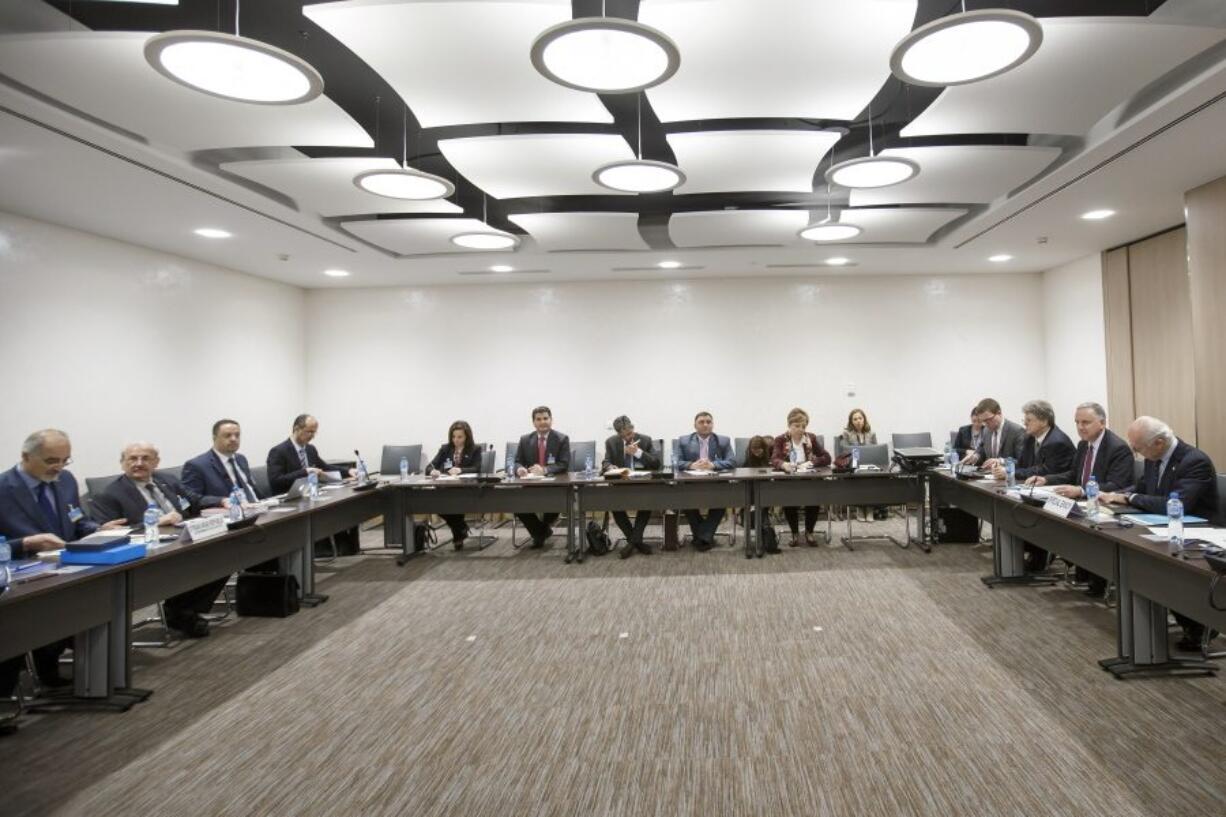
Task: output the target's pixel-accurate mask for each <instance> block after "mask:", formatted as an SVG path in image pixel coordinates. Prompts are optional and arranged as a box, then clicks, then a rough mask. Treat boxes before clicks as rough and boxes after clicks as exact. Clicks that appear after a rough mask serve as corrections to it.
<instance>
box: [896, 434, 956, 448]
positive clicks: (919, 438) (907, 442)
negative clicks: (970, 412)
mask: <svg viewBox="0 0 1226 817" xmlns="http://www.w3.org/2000/svg"><path fill="white" fill-rule="evenodd" d="M955 433H956V432H955ZM890 445H892V446H893V447H894V450H895V451H897V450H898V449H900V448H932V433H931V432H929V431H919V432H916V433H914V434H891V435H890Z"/></svg>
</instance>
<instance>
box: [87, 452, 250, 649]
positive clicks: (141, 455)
mask: <svg viewBox="0 0 1226 817" xmlns="http://www.w3.org/2000/svg"><path fill="white" fill-rule="evenodd" d="M160 463H161V459H160V458H159V456H158V450H157V448H156V447H155V446H154V445H153V444H152V443H146V442H139V443H129V444H128V445H127V446H125V447H124V449H123V452H122V453H121V454H120V455H119V467H120V468H121V469H122V470H123V476H121V477H119V479H117V480H115V481H114V482H112V483H111V484H110V485H108V486H107V487H106V490H105V491H103V492H102V493H101V494H100V495H99V496H97V497H93V502H92V504H93V507H94V515H95V516H96V517H97V518H99V519H110V518H115V517H123V518H124V519H126V521H127V523H128V524H130V525H141V524H143V522H144V517H145V510H146V509H147V508H148V507H149V506H150V505H156V506H157V508H158V511H159V512H160V514H161V517H160V518H159V519H158V524H159V525H177V524H179V523H180V522H182V521H183V520H184V519H190V518H192V517H195V516H199V515H200V510H201V508H202V507H203V506H202V500H201V497H200V496H199V495H198V494H195V493H193V492H192V491H191V490H190V489H188V488H187V487H186V486H184V485H183V484H182V483H181V482H179V481H178V480H177V479H175V478H174V477H172V476H170V475H169V474H158V473H155V472H156V470H157V467H158V465H159V464H160ZM220 504H221V503H216V505H215V506H214V507H216V506H217V505H220ZM226 578H227V577H226V576H222V577H221V578H220V579H216V580H214V581H211V582H208V583H207V584H204V585H201V586H200V587H196V588H194V589H192V590H188V591H187V592H185V593H180V594H179V595H177V596H171V597H170V598H168V599H166V601H165V603H164V604H163V605H162V609H163V610H164V611H165V613H166V625H167V626H168V627H170V628H172V629H175V630H178V631H179V632H181V633H183V634H184V635H185V636H187V637H188V638H203V637H204V636H206V635H208V634H209V623H208V621H206V620H205V618H204V614H205V613H207V612H208V611H209V610H211V609H212V608H213V602H214V601H216V600H217V596H218V594H220V593H221V591H222V588H224V587H225V586H226Z"/></svg>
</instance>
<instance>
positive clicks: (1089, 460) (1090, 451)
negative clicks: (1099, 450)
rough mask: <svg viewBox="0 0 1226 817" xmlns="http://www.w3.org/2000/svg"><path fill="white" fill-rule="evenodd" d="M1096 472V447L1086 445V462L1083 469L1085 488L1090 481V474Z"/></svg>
mask: <svg viewBox="0 0 1226 817" xmlns="http://www.w3.org/2000/svg"><path fill="white" fill-rule="evenodd" d="M1093 470H1094V446H1092V445H1088V444H1087V445H1086V461H1085V465H1084V467H1082V469H1081V484H1082V485H1083V486H1084V485H1085V484H1086V483H1087V482H1089V481H1090V474H1091V473H1092V472H1093Z"/></svg>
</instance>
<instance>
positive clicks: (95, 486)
mask: <svg viewBox="0 0 1226 817" xmlns="http://www.w3.org/2000/svg"><path fill="white" fill-rule="evenodd" d="M122 476H123V474H111V475H110V476H109V477H86V478H85V490H86V492H87V493H89V494H90V495H92V496H102V493H103V492H104V491H105V490H106V489H107V488H109V487H111V483H112V482H114V481H115V480H117V479H119V478H120V477H122Z"/></svg>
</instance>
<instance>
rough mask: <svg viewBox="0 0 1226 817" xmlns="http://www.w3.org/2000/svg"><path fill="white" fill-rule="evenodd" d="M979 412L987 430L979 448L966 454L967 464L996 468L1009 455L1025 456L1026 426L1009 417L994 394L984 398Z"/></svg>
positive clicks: (976, 410) (963, 460)
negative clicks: (1023, 426)
mask: <svg viewBox="0 0 1226 817" xmlns="http://www.w3.org/2000/svg"><path fill="white" fill-rule="evenodd" d="M975 416H976V417H977V418H978V419H979V422H980V423H982V424H983V434H982V436H981V437H980V440H979V448H977V449H976V450H974V451H972V452H970V453H969V454H967V455H966V456H965V457H963V459H962V462H963V463H964V464H966V465H978V466H981V467H983V468H993V467H995V466H997V465H999V464H1000V463H1001V462H1002V461H1003V460H1005V459H1007V458H1009V457H1012V458H1013V459H1014V460H1018V459H1021V456H1022V446H1023V445H1024V444H1025V442H1026V430H1025V429H1024V428H1022V427H1021V426H1020V425H1018V424H1017V423H1014V422H1012V421H1010V420H1006V419H1005V416H1004V414H1002V413H1001V410H1000V403H998V402H996V401H995V400H993V399H992V398H991V397H985V398H983V399H982V400H980V401H979V403H978V405H976V406H975Z"/></svg>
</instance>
